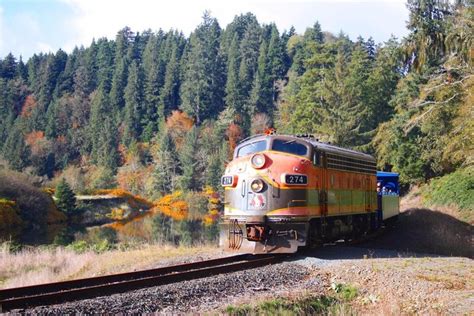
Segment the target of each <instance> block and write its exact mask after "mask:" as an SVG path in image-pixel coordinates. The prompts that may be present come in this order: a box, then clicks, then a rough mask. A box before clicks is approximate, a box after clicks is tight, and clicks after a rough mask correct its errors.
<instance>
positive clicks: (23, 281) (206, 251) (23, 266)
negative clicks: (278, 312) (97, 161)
mask: <svg viewBox="0 0 474 316" xmlns="http://www.w3.org/2000/svg"><path fill="white" fill-rule="evenodd" d="M217 253H218V250H217V249H216V248H215V247H211V246H199V247H192V248H191V247H172V246H163V245H146V246H142V247H140V248H138V249H132V250H127V251H120V250H114V251H109V252H105V253H102V254H96V253H94V252H86V253H81V254H78V253H75V252H74V251H72V250H68V249H64V248H54V249H41V248H35V249H25V250H22V251H20V252H18V253H10V252H9V251H8V247H7V245H6V244H4V245H2V246H1V247H0V288H10V287H18V286H25V285H32V284H40V283H49V282H56V281H62V280H71V279H76V278H84V277H91V276H98V275H106V274H111V273H119V272H127V271H133V270H140V269H146V268H151V267H156V266H160V265H166V264H167V263H166V262H169V261H171V260H175V262H180V261H189V260H190V259H189V257H196V256H199V255H203V256H211V255H213V254H214V255H215V254H217ZM194 260H197V259H196V258H194Z"/></svg>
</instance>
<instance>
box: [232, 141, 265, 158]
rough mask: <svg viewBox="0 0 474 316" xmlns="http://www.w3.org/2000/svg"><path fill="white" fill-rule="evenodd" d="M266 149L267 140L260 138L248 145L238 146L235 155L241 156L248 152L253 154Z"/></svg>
mask: <svg viewBox="0 0 474 316" xmlns="http://www.w3.org/2000/svg"><path fill="white" fill-rule="evenodd" d="M266 149H267V142H266V141H265V140H260V141H258V142H255V143H250V144H248V145H244V146H242V147H240V148H239V150H238V151H237V157H243V156H247V155H250V154H255V153H258V152H260V151H264V150H266Z"/></svg>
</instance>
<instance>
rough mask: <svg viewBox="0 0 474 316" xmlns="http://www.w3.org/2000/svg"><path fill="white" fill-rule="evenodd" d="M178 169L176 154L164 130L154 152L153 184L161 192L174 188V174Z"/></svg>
mask: <svg viewBox="0 0 474 316" xmlns="http://www.w3.org/2000/svg"><path fill="white" fill-rule="evenodd" d="M179 169H180V162H179V159H178V154H177V153H176V149H175V146H174V143H173V140H172V139H171V136H170V134H169V133H167V132H165V133H164V134H163V136H162V138H161V139H160V143H159V149H158V152H157V153H156V161H155V170H154V171H153V184H154V187H155V189H156V190H157V191H158V192H160V193H161V194H168V193H170V192H172V191H173V190H174V189H175V188H176V183H175V182H176V176H177V175H178V172H179Z"/></svg>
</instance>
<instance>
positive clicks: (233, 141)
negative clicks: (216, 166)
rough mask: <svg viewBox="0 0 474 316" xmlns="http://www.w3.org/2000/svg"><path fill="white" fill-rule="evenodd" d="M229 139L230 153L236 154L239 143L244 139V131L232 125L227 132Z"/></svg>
mask: <svg viewBox="0 0 474 316" xmlns="http://www.w3.org/2000/svg"><path fill="white" fill-rule="evenodd" d="M226 135H227V138H228V139H229V152H231V153H232V152H234V149H235V147H236V146H237V143H238V142H239V141H240V140H241V139H242V129H241V128H240V126H239V125H237V124H235V123H231V124H230V125H229V127H228V128H227V131H226Z"/></svg>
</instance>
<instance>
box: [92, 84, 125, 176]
mask: <svg viewBox="0 0 474 316" xmlns="http://www.w3.org/2000/svg"><path fill="white" fill-rule="evenodd" d="M110 112H111V106H110V101H109V98H108V95H107V93H106V92H105V88H104V87H103V86H102V85H101V86H100V87H99V88H98V90H97V92H96V94H95V96H94V98H93V99H92V104H91V118H90V122H89V132H88V138H89V143H90V144H91V158H92V160H93V162H94V163H96V164H97V165H99V166H103V167H106V168H107V169H109V170H110V171H111V172H115V170H116V168H117V162H118V152H117V147H118V139H117V131H116V126H115V124H114V121H113V118H112V117H111V116H110Z"/></svg>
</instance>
